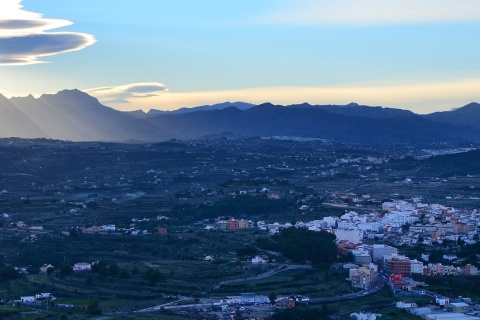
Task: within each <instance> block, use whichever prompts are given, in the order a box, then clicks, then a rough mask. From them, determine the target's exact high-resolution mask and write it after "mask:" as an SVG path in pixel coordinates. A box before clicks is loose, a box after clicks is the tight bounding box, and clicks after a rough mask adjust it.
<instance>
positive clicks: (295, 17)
mask: <svg viewBox="0 0 480 320" xmlns="http://www.w3.org/2000/svg"><path fill="white" fill-rule="evenodd" d="M283 3H285V4H286V7H284V8H282V9H279V10H276V11H273V12H270V13H267V14H266V15H264V16H262V17H261V18H260V20H261V21H264V22H267V23H274V24H293V25H379V24H381V25H385V24H424V23H442V22H479V21H480V1H478V0H285V1H283Z"/></svg>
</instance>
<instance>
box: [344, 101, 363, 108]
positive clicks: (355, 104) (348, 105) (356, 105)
mask: <svg viewBox="0 0 480 320" xmlns="http://www.w3.org/2000/svg"><path fill="white" fill-rule="evenodd" d="M345 107H360V105H359V104H358V103H356V102H350V103H349V104H346V105H345Z"/></svg>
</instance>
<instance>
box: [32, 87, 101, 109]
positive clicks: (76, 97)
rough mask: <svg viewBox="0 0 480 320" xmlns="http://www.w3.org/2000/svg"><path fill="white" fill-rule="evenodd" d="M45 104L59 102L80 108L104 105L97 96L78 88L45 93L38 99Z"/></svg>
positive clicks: (66, 105)
mask: <svg viewBox="0 0 480 320" xmlns="http://www.w3.org/2000/svg"><path fill="white" fill-rule="evenodd" d="M38 100H39V101H41V102H43V103H44V104H57V105H62V106H64V107H68V106H71V107H78V108H87V107H104V108H106V107H105V106H104V105H102V104H101V103H100V102H99V101H98V99H97V98H95V97H92V96H91V95H89V94H87V93H85V92H83V91H80V90H78V89H72V90H62V91H59V92H57V93H56V94H43V95H41V96H40V98H39V99H38Z"/></svg>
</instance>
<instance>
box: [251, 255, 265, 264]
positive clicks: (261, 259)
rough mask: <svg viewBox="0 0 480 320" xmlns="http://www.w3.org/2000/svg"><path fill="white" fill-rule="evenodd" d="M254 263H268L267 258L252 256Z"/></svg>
mask: <svg viewBox="0 0 480 320" xmlns="http://www.w3.org/2000/svg"><path fill="white" fill-rule="evenodd" d="M252 263H253V264H259V263H267V260H265V259H263V258H262V257H260V256H256V257H255V258H252Z"/></svg>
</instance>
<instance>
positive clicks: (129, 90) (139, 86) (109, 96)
mask: <svg viewBox="0 0 480 320" xmlns="http://www.w3.org/2000/svg"><path fill="white" fill-rule="evenodd" d="M165 91H168V88H167V87H166V86H165V85H164V84H162V83H158V82H141V83H132V84H127V85H123V86H110V87H99V88H92V89H87V90H85V92H87V93H88V94H90V95H92V96H94V97H96V98H97V99H98V100H100V101H101V102H102V103H105V104H108V103H129V102H130V101H129V100H130V99H136V98H148V97H157V96H158V95H160V94H162V93H163V92H165Z"/></svg>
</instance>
